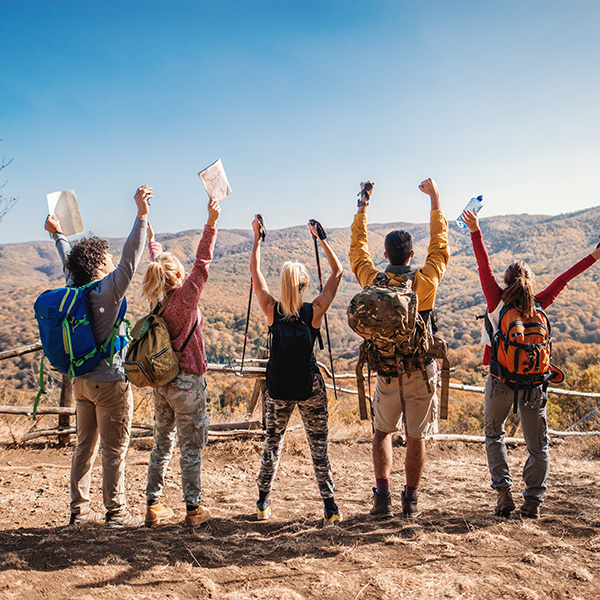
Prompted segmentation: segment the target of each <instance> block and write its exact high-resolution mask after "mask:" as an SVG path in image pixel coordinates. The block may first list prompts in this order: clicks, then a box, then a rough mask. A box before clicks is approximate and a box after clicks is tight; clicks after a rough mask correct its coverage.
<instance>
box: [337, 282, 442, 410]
mask: <svg viewBox="0 0 600 600" xmlns="http://www.w3.org/2000/svg"><path fill="white" fill-rule="evenodd" d="M415 274H416V271H411V272H410V273H407V274H404V275H396V276H394V277H392V278H390V279H388V277H387V275H386V274H385V273H379V274H378V275H377V276H376V277H375V280H374V281H373V284H372V285H369V286H367V287H365V288H364V289H363V290H361V291H360V292H359V293H358V294H356V296H354V298H352V300H351V301H350V305H349V306H348V310H347V315H348V325H349V326H350V328H351V329H352V330H353V331H354V332H355V333H357V334H358V335H360V336H361V337H362V338H363V339H364V342H363V343H362V344H361V346H360V351H359V357H358V363H357V365H356V383H357V388H358V397H359V408H360V416H361V419H366V418H367V408H366V396H365V386H364V381H365V378H364V374H363V367H364V364H365V362H366V363H367V365H368V368H369V372H370V371H374V372H376V373H378V374H380V375H383V376H388V377H398V378H399V380H400V383H401V382H402V374H403V373H405V372H411V371H421V372H422V374H423V379H424V380H425V382H426V383H427V389H428V390H429V392H430V393H431V392H432V391H433V390H431V389H430V384H429V379H428V377H427V372H426V362H427V361H428V360H429V359H432V358H440V359H442V394H441V403H440V417H441V418H442V419H445V418H447V413H448V384H449V379H450V364H449V362H448V357H447V345H446V342H445V341H444V340H443V339H442V338H441V337H440V336H438V335H435V334H433V333H432V331H431V329H430V328H429V327H428V326H427V324H426V323H425V321H424V320H423V317H422V316H421V314H420V313H419V311H418V298H417V295H416V293H415V292H414V290H413V289H412V282H413V279H414V277H415ZM369 381H370V379H369ZM399 393H400V400H401V402H402V404H404V393H403V390H402V385H401V384H400V386H399Z"/></svg>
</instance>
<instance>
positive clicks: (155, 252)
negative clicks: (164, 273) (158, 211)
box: [147, 223, 163, 262]
mask: <svg viewBox="0 0 600 600" xmlns="http://www.w3.org/2000/svg"><path fill="white" fill-rule="evenodd" d="M147 233H148V256H149V257H150V260H151V261H152V262H154V261H155V260H156V258H157V256H159V255H160V254H161V253H162V251H163V249H162V244H161V243H160V242H157V241H156V240H155V239H154V229H153V228H152V225H150V223H148V232H147Z"/></svg>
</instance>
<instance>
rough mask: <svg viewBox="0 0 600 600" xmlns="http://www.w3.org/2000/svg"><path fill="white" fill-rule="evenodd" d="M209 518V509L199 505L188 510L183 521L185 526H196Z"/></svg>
mask: <svg viewBox="0 0 600 600" xmlns="http://www.w3.org/2000/svg"><path fill="white" fill-rule="evenodd" d="M209 519H210V510H208V508H205V507H204V506H202V505H200V506H199V507H198V508H196V509H194V510H188V511H187V515H185V519H184V521H183V525H184V526H185V527H196V526H197V525H200V524H202V523H204V522H205V521H208V520H209Z"/></svg>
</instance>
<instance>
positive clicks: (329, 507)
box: [323, 498, 338, 518]
mask: <svg viewBox="0 0 600 600" xmlns="http://www.w3.org/2000/svg"><path fill="white" fill-rule="evenodd" d="M323 504H324V505H325V513H326V514H327V517H328V518H329V517H331V515H333V514H335V513H337V511H338V505H337V504H336V503H335V500H334V499H333V498H323Z"/></svg>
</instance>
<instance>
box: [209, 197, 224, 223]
mask: <svg viewBox="0 0 600 600" xmlns="http://www.w3.org/2000/svg"><path fill="white" fill-rule="evenodd" d="M220 214H221V205H220V204H219V201H218V200H215V199H214V198H211V199H210V200H209V201H208V221H206V224H207V225H209V226H210V227H214V226H215V225H216V224H217V221H218V220H219V215H220Z"/></svg>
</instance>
